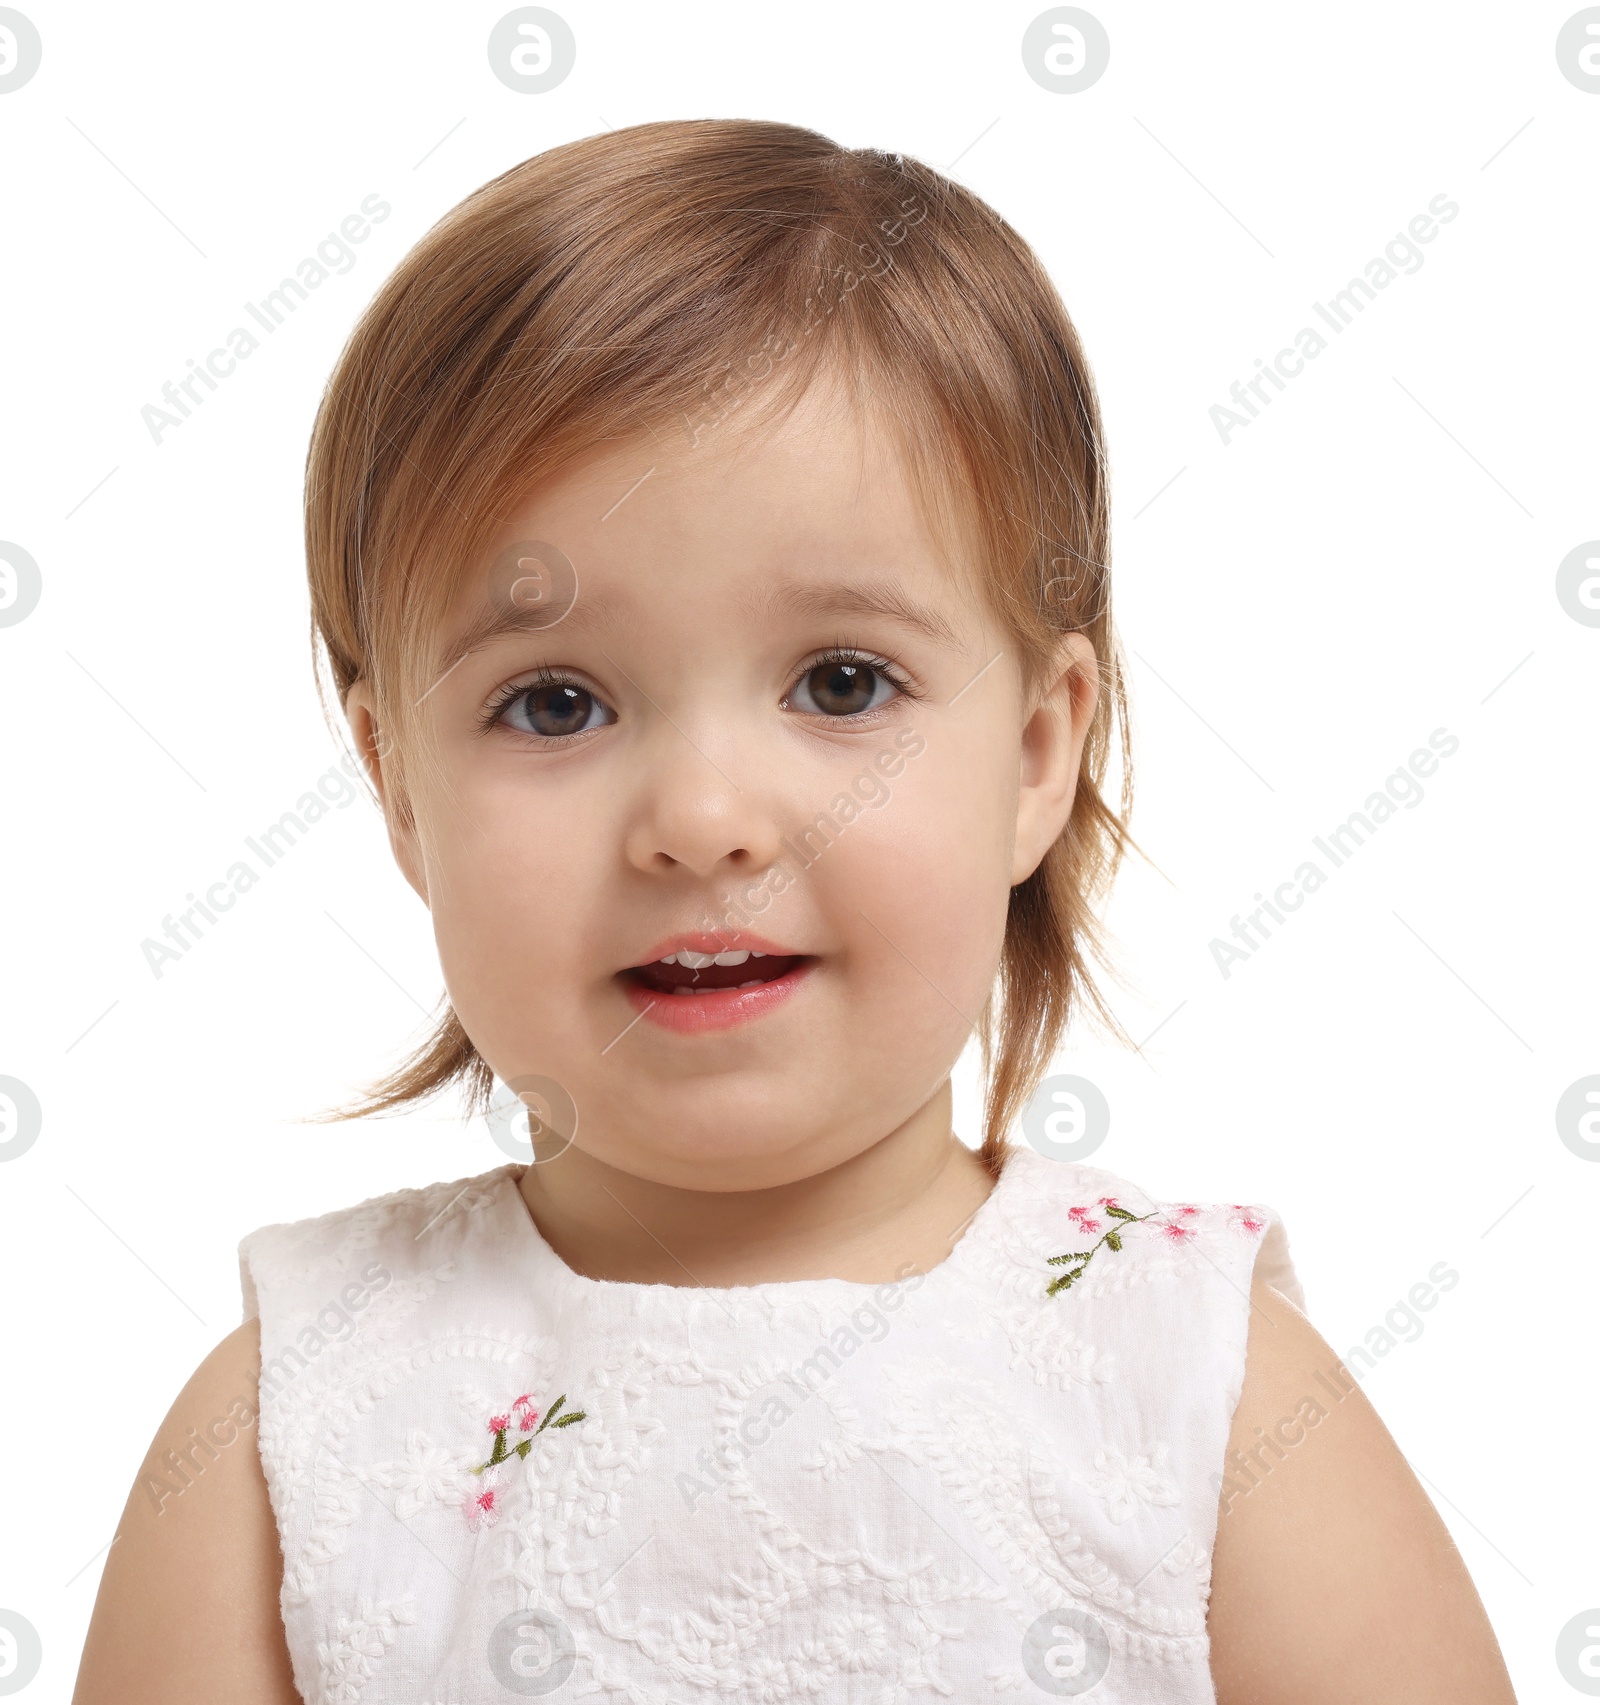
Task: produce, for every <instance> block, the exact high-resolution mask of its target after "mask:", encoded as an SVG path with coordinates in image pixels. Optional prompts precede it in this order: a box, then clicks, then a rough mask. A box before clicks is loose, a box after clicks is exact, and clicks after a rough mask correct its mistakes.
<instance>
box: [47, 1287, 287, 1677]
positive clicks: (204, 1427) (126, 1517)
mask: <svg viewBox="0 0 1600 1705" xmlns="http://www.w3.org/2000/svg"><path fill="white" fill-rule="evenodd" d="M257 1331H258V1328H257V1323H256V1322H255V1321H246V1322H245V1324H244V1325H242V1326H240V1327H238V1328H237V1329H236V1330H234V1331H233V1332H231V1333H229V1335H228V1336H227V1337H226V1338H224V1339H223V1340H222V1342H221V1343H220V1344H218V1345H217V1347H216V1348H215V1349H214V1350H213V1351H212V1352H211V1354H210V1355H208V1356H207V1357H206V1359H205V1360H204V1361H203V1362H202V1363H201V1364H200V1366H199V1367H198V1368H197V1369H196V1370H195V1372H194V1374H193V1375H192V1376H191V1378H190V1379H189V1381H188V1383H187V1384H186V1385H185V1386H184V1388H183V1390H182V1391H181V1392H179V1394H178V1397H177V1399H176V1401H175V1402H174V1403H173V1405H172V1408H171V1410H170V1411H169V1412H168V1414H167V1416H166V1419H165V1420H164V1421H163V1422H162V1423H161V1426H160V1427H159V1428H158V1429H157V1431H156V1435H155V1438H154V1440H153V1441H152V1443H151V1445H150V1449H149V1451H148V1453H147V1455H146V1457H145V1460H144V1463H143V1464H142V1466H141V1467H140V1470H139V1476H138V1479H137V1480H136V1481H135V1484H134V1487H133V1490H132V1493H131V1494H130V1496H129V1498H128V1502H127V1505H126V1507H125V1509H124V1510H123V1514H122V1519H121V1521H120V1522H119V1524H118V1527H117V1532H116V1535H115V1537H114V1538H113V1540H112V1542H111V1548H110V1552H109V1554H108V1556H107V1558H106V1566H105V1572H104V1574H103V1575H102V1577H101V1581H100V1591H99V1596H98V1598H97V1599H96V1602H95V1610H94V1618H93V1621H92V1622H91V1624H90V1628H89V1635H88V1639H87V1642H86V1644H85V1647H84V1653H83V1661H82V1665H81V1667H80V1669H79V1672H78V1684H77V1690H76V1692H75V1694H74V1696H73V1697H74V1701H75V1705H113V1702H115V1705H157V1702H158V1701H166V1700H170V1699H224V1698H225V1699H229V1700H234V1701H238V1702H240V1705H295V1702H296V1701H297V1700H298V1699H299V1695H298V1693H296V1691H295V1688H294V1683H293V1679H292V1676H291V1671H290V1661H289V1654H288V1648H287V1645H286V1642H285V1637H284V1632H283V1625H282V1622H281V1621H280V1619H279V1614H278V1591H279V1583H280V1579H281V1564H280V1559H279V1554H278V1542H277V1535H276V1531H275V1527H274V1523H273V1516H272V1509H271V1505H270V1503H269V1500H268V1496H267V1488H266V1481H265V1478H264V1476H263V1473H262V1469H261V1462H260V1458H259V1455H258V1454H257V1450H256V1385H257V1372H258V1366H259V1356H258V1348H257Z"/></svg>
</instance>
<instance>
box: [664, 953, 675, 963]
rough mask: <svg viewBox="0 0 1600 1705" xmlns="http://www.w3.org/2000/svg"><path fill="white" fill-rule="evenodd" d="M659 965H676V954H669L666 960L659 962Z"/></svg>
mask: <svg viewBox="0 0 1600 1705" xmlns="http://www.w3.org/2000/svg"><path fill="white" fill-rule="evenodd" d="M661 963H662V964H663V965H676V964H677V963H678V956H677V954H676V953H669V954H668V955H667V956H666V958H665V959H663V960H662V961H661Z"/></svg>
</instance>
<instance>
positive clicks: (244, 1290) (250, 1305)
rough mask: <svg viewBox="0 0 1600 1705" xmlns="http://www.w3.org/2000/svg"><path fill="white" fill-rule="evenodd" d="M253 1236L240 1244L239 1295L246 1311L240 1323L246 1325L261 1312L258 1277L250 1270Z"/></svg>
mask: <svg viewBox="0 0 1600 1705" xmlns="http://www.w3.org/2000/svg"><path fill="white" fill-rule="evenodd" d="M250 1244H251V1238H249V1237H246V1238H245V1239H244V1240H243V1242H241V1243H240V1245H239V1295H240V1297H241V1299H242V1300H243V1304H244V1313H243V1314H242V1315H241V1316H240V1317H239V1323H240V1325H241V1326H242V1325H246V1324H248V1323H249V1322H250V1321H252V1320H254V1319H255V1318H256V1317H257V1315H259V1314H260V1313H261V1298H260V1297H259V1296H258V1295H257V1294H256V1277H255V1274H254V1273H252V1272H251V1271H250Z"/></svg>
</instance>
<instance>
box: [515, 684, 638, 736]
mask: <svg viewBox="0 0 1600 1705" xmlns="http://www.w3.org/2000/svg"><path fill="white" fill-rule="evenodd" d="M502 720H504V721H505V722H507V723H509V724H510V726H511V727H512V728H515V729H516V730H518V732H519V733H522V734H537V735H540V736H542V737H543V738H545V739H559V738H560V737H561V736H562V735H564V734H583V733H586V732H587V731H588V730H589V729H591V728H600V727H603V726H604V725H605V724H606V723H607V722H614V721H615V720H616V718H615V717H614V716H613V715H612V713H611V712H610V711H609V710H608V709H607V707H606V706H605V705H604V704H602V703H601V701H600V700H599V699H598V698H596V697H595V695H594V694H593V693H591V692H590V691H589V690H588V688H587V687H580V686H579V685H577V683H576V682H572V681H553V682H549V683H546V684H541V685H539V686H536V687H529V688H528V689H527V690H526V691H525V692H521V693H518V694H517V696H516V697H515V698H514V699H513V700H512V701H511V702H510V704H508V705H507V706H506V709H505V712H504V716H503V719H502Z"/></svg>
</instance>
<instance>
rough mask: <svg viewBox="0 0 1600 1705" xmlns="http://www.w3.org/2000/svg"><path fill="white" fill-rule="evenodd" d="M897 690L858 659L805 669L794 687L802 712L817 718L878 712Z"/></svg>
mask: <svg viewBox="0 0 1600 1705" xmlns="http://www.w3.org/2000/svg"><path fill="white" fill-rule="evenodd" d="M898 691H899V689H898V688H897V687H896V686H895V684H894V682H893V681H891V680H890V679H889V677H888V676H887V675H885V674H884V673H883V671H882V670H880V669H875V668H874V667H873V666H872V664H870V663H868V662H865V661H864V660H861V659H846V658H839V657H832V658H829V659H828V660H827V661H826V662H824V663H819V664H817V665H816V666H815V668H812V669H808V670H807V671H806V673H805V674H804V675H803V676H801V678H800V681H799V683H798V684H797V685H796V687H795V691H794V696H795V699H796V700H797V701H798V703H799V706H800V709H801V710H807V711H811V712H812V713H813V714H815V715H819V716H858V715H860V713H861V712H862V711H865V710H877V709H879V708H880V707H881V706H882V705H885V704H887V703H888V702H889V700H890V699H891V698H892V697H893V696H894V695H895V693H897V692H898Z"/></svg>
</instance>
